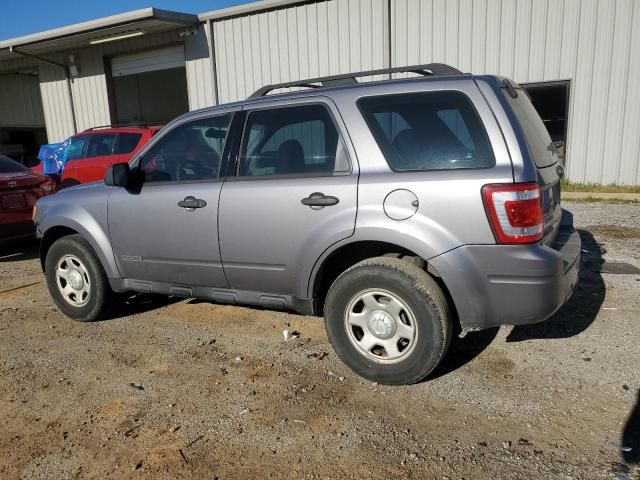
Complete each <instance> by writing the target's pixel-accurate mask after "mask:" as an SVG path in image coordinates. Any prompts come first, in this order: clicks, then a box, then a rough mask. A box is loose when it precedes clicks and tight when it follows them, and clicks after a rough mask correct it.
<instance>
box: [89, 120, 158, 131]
mask: <svg viewBox="0 0 640 480" xmlns="http://www.w3.org/2000/svg"><path fill="white" fill-rule="evenodd" d="M152 126H158V124H157V123H140V122H138V123H114V124H112V125H99V126H97V127H91V128H86V129H85V130H83V131H85V132H90V131H92V130H100V129H101V128H131V127H132V128H149V127H152Z"/></svg>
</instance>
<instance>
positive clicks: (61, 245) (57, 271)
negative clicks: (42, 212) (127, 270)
mask: <svg viewBox="0 0 640 480" xmlns="http://www.w3.org/2000/svg"><path fill="white" fill-rule="evenodd" d="M45 277H46V279H47V287H48V289H49V293H50V294H51V297H52V298H53V301H54V302H55V304H56V306H57V307H58V308H59V309H60V311H62V313H64V314H65V315H66V316H67V317H69V318H71V319H73V320H77V321H80V322H92V321H95V320H98V319H100V318H101V317H102V316H103V315H104V313H105V312H106V310H107V306H108V304H109V299H110V298H111V296H112V294H113V292H112V291H111V288H110V287H109V282H108V280H107V276H106V274H105V272H104V269H103V268H102V265H101V264H100V260H98V257H97V255H96V254H95V252H94V251H93V249H92V248H91V246H90V245H89V244H88V243H87V241H86V240H84V239H83V238H82V237H81V236H80V235H69V236H67V237H62V238H60V239H59V240H56V241H55V242H54V243H53V245H51V247H50V248H49V251H48V252H47V257H46V259H45Z"/></svg>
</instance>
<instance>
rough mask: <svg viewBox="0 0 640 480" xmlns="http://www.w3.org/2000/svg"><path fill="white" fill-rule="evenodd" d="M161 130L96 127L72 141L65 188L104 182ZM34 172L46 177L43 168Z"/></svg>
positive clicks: (62, 179) (35, 169) (150, 127)
mask: <svg viewBox="0 0 640 480" xmlns="http://www.w3.org/2000/svg"><path fill="white" fill-rule="evenodd" d="M160 128H162V127H161V126H145V125H142V126H137V125H136V126H134V125H131V126H123V127H111V126H109V127H95V128H90V129H88V130H85V131H84V132H81V133H78V134H77V135H74V136H73V137H71V140H70V143H69V146H68V154H67V162H66V164H65V166H64V170H63V172H62V178H61V183H62V187H70V186H73V185H77V184H79V183H87V182H95V181H96V180H102V179H103V178H104V174H105V172H106V171H107V168H109V167H110V166H111V165H113V164H114V163H122V162H128V161H129V160H130V159H131V158H132V157H133V155H135V153H136V152H137V151H138V150H140V149H141V148H142V147H143V146H144V145H145V144H146V143H147V142H148V141H149V140H151V138H152V137H153V136H154V135H155V134H156V133H157V132H158V130H160ZM33 170H34V171H35V172H38V173H42V164H39V165H36V166H35V167H34V168H33Z"/></svg>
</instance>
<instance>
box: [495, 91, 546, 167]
mask: <svg viewBox="0 0 640 480" xmlns="http://www.w3.org/2000/svg"><path fill="white" fill-rule="evenodd" d="M517 92H518V96H517V97H516V98H513V97H511V96H510V95H508V94H506V95H505V97H506V98H507V100H508V102H509V104H510V105H511V108H512V109H513V113H515V114H516V117H518V122H520V126H521V127H522V130H523V132H524V136H525V137H526V139H527V145H528V146H529V150H530V151H531V155H533V159H534V161H535V162H536V165H537V166H538V167H548V166H549V165H553V164H554V163H556V161H557V159H558V158H557V157H556V156H554V155H553V152H555V149H554V147H553V144H552V142H551V137H550V136H549V132H548V131H547V129H546V127H545V126H544V123H542V119H541V118H540V115H539V114H538V112H537V110H536V109H535V108H534V106H533V104H532V103H531V100H529V95H528V94H527V93H526V92H525V91H524V90H522V89H520V88H518V90H517Z"/></svg>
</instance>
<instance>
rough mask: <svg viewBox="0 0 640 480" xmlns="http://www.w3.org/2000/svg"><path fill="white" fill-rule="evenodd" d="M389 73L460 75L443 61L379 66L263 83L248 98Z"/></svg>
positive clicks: (325, 85) (352, 82) (332, 85)
mask: <svg viewBox="0 0 640 480" xmlns="http://www.w3.org/2000/svg"><path fill="white" fill-rule="evenodd" d="M391 73H416V74H418V75H424V76H432V75H462V72H461V71H460V70H458V69H457V68H454V67H452V66H450V65H446V64H444V63H427V64H425V65H410V66H407V67H394V68H381V69H378V70H365V71H363V72H353V73H345V74H342V75H332V76H329V77H318V78H309V79H307V80H298V81H295V82H286V83H277V84H273V85H265V86H264V87H262V88H260V89H258V90H256V91H255V93H254V94H253V95H251V96H250V97H249V98H256V97H263V96H265V95H267V94H268V93H269V92H271V91H273V90H278V89H280V88H290V87H306V88H326V87H337V86H340V85H356V84H358V83H359V82H358V80H357V78H358V77H370V76H373V75H384V74H391Z"/></svg>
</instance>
